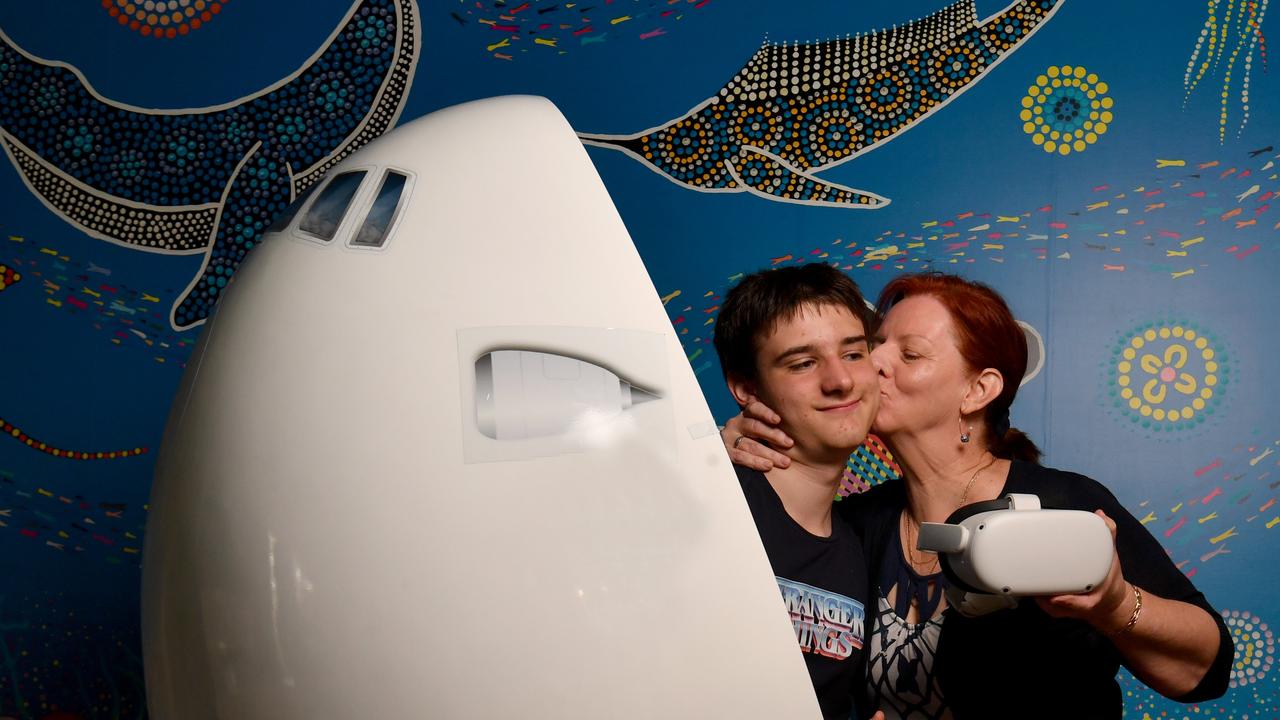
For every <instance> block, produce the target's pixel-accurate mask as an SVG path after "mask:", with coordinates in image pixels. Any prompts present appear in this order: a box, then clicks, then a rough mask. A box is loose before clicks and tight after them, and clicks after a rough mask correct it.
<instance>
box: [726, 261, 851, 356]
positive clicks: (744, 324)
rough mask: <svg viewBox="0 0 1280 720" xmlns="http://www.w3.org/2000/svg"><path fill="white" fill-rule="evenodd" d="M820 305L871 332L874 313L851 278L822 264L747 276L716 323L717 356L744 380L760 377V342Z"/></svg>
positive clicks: (730, 295) (729, 297) (735, 286)
mask: <svg viewBox="0 0 1280 720" xmlns="http://www.w3.org/2000/svg"><path fill="white" fill-rule="evenodd" d="M816 305H835V306H838V307H844V308H847V309H848V310H849V312H851V313H853V316H854V317H856V318H858V319H859V320H861V321H862V327H863V328H865V329H866V330H867V333H868V337H870V332H871V325H870V319H871V313H870V312H869V311H868V309H867V303H866V301H865V300H863V298H862V293H861V291H859V290H858V285H857V283H855V282H854V281H853V280H852V279H851V278H850V277H849V276H848V275H845V274H844V273H842V272H840V271H839V270H837V269H835V268H834V267H831V266H830V265H823V264H821V263H813V264H809V265H797V266H791V267H784V268H777V269H773V270H761V271H759V272H755V273H752V274H750V275H747V276H746V277H744V278H742V279H741V280H739V281H738V284H737V285H734V286H733V288H731V289H730V290H729V292H728V293H726V294H725V297H724V302H722V303H720V314H719V316H718V317H716V327H715V337H714V342H715V346H716V353H717V354H718V355H719V356H720V369H721V370H722V371H723V372H724V376H725V378H726V379H727V378H728V377H729V376H730V375H733V376H735V377H739V378H742V379H744V380H755V379H756V378H757V377H758V376H759V367H758V366H757V365H756V352H757V350H758V349H759V345H760V341H761V340H763V339H764V338H766V337H768V335H769V333H771V332H773V330H774V328H776V327H777V325H778V323H779V322H782V321H785V320H790V319H791V318H793V317H795V316H796V314H797V313H799V312H800V310H801V309H803V308H805V307H809V306H816Z"/></svg>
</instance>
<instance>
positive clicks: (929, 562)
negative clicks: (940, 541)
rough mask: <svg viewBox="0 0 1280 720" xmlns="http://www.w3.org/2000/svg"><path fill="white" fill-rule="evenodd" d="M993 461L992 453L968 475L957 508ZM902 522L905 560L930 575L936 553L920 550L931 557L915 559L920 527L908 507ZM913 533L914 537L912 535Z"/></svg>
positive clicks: (936, 559) (903, 513)
mask: <svg viewBox="0 0 1280 720" xmlns="http://www.w3.org/2000/svg"><path fill="white" fill-rule="evenodd" d="M995 462H996V457H995V456H994V455H992V456H991V460H989V461H987V462H986V463H983V464H981V465H979V466H978V469H977V470H974V471H973V475H971V476H969V482H968V483H966V484H965V486H964V492H962V493H960V502H959V503H958V504H957V505H956V509H957V510H959V509H960V508H962V507H964V504H965V501H966V500H968V499H969V491H970V490H972V489H973V484H974V483H975V482H977V480H978V475H979V474H981V473H982V471H983V470H986V469H987V468H989V467H991V466H992V465H994V464H995ZM902 522H903V523H905V525H906V526H905V527H904V528H903V534H904V535H906V536H907V561H908V562H910V563H911V568H912V569H913V570H916V571H917V572H920V571H921V570H923V572H920V574H921V575H930V574H932V573H934V572H936V568H937V567H938V555H937V553H929V552H928V551H922V552H925V553H926V554H929V555H933V558H932V559H929V558H923V559H920V560H916V555H915V546H916V542H917V541H918V540H919V539H920V527H919V526H918V525H917V524H916V520H915V518H914V517H912V516H911V512H910V511H909V510H908V509H903V511H902ZM913 535H914V536H915V537H912V536H913Z"/></svg>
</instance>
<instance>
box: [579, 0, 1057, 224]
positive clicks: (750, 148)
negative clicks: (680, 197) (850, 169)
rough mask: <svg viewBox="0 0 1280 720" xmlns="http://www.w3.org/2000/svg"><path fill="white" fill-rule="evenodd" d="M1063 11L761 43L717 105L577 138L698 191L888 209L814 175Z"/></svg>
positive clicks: (953, 91) (960, 10) (879, 200)
mask: <svg viewBox="0 0 1280 720" xmlns="http://www.w3.org/2000/svg"><path fill="white" fill-rule="evenodd" d="M1061 4H1062V0H1018V2H1014V3H1012V4H1011V5H1009V6H1008V7H1006V8H1005V9H1004V10H1002V11H1001V12H999V13H997V14H995V15H993V16H991V17H989V18H987V19H986V20H984V21H983V22H982V23H979V22H978V20H977V17H978V14H977V9H976V7H975V6H974V3H973V0H961V1H960V2H957V3H954V4H952V5H950V6H948V7H946V8H943V9H942V10H939V11H938V12H935V13H934V14H932V15H929V16H927V17H924V18H921V19H919V20H916V21H914V22H911V23H909V24H907V25H903V26H901V27H895V28H893V29H890V30H881V31H879V32H875V33H871V34H867V35H859V36H857V37H854V38H846V39H843V40H828V41H825V42H818V43H808V44H781V45H776V44H774V45H770V44H766V45H764V46H763V47H761V48H760V50H758V51H757V52H756V54H755V55H754V56H752V58H751V60H750V61H749V62H748V63H747V65H746V67H744V68H743V69H742V70H741V71H739V72H738V74H737V75H735V76H734V78H733V79H732V80H730V81H729V83H728V84H727V85H725V86H724V87H723V88H721V89H720V91H719V92H718V93H716V95H715V96H713V97H711V98H709V99H707V100H706V101H704V102H703V103H701V104H700V105H698V106H697V107H695V108H693V109H692V110H690V111H689V113H688V114H686V115H685V116H683V117H681V118H679V119H677V120H674V121H672V122H669V123H667V124H665V125H661V126H659V127H655V128H651V129H649V130H645V131H643V132H640V133H637V134H635V135H593V134H579V137H580V138H581V139H582V140H583V142H585V143H587V144H590V145H599V146H602V147H611V148H615V149H620V150H622V151H624V152H626V153H628V154H629V155H631V156H633V157H635V158H636V159H638V160H640V161H641V162H643V163H645V164H646V165H648V166H649V167H650V168H651V169H653V170H654V171H655V172H658V173H660V174H662V175H663V176H665V177H667V178H668V179H670V180H672V181H673V182H676V183H679V184H681V185H685V186H686V187H689V188H691V189H694V190H700V191H703V192H743V191H746V192H752V193H755V194H757V195H759V196H761V197H765V198H768V199H770V200H778V201H783V202H794V203H804V204H809V205H828V206H835V207H847V208H861V209H868V208H881V207H884V206H885V205H887V204H888V203H889V201H888V200H887V199H886V198H883V197H881V196H879V195H876V194H875V193H871V192H867V191H864V190H855V189H852V188H848V187H843V186H840V185H836V184H834V183H829V182H826V181H824V180H821V179H819V178H818V177H816V176H815V175H814V173H815V172H816V171H819V170H823V169H826V168H828V167H832V166H834V165H838V164H840V163H842V162H844V161H846V160H849V159H850V158H854V157H857V156H858V155H860V154H862V153H864V152H867V151H868V150H871V149H872V148H874V147H876V146H877V145H880V144H882V143H884V142H887V141H888V140H890V139H891V138H893V137H894V136H896V135H898V134H899V133H901V132H902V131H903V130H906V129H907V128H909V127H911V126H913V125H915V124H916V123H917V122H919V121H920V120H922V119H924V118H925V117H927V116H928V115H929V114H930V113H932V112H934V111H936V110H938V109H940V108H941V107H942V106H944V105H946V104H947V103H948V102H950V101H951V100H952V98H954V97H956V96H957V95H959V94H960V93H961V92H963V91H964V90H965V89H966V88H969V87H971V86H972V85H973V84H974V83H975V82H976V81H977V80H978V79H979V78H981V77H982V76H983V75H985V74H986V73H987V72H988V71H989V70H991V68H993V67H995V65H996V64H998V63H999V62H1000V61H1001V60H1003V59H1004V58H1005V57H1006V56H1008V54H1009V53H1010V52H1012V51H1013V50H1014V49H1016V48H1017V47H1019V46H1020V45H1022V43H1024V42H1026V40H1027V38H1029V37H1031V35H1032V33H1034V32H1035V31H1036V30H1037V29H1038V28H1039V27H1040V26H1041V25H1043V24H1044V22H1045V21H1046V20H1048V19H1049V18H1050V17H1051V16H1052V15H1053V14H1054V13H1055V12H1057V10H1058V8H1059V7H1060V6H1061Z"/></svg>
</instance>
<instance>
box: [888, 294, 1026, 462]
mask: <svg viewBox="0 0 1280 720" xmlns="http://www.w3.org/2000/svg"><path fill="white" fill-rule="evenodd" d="M913 295H928V296H930V297H932V298H934V299H935V300H937V301H938V302H940V303H941V304H942V306H943V307H944V308H946V310H947V314H948V315H950V316H951V328H952V331H953V332H954V333H955V339H956V347H957V348H958V349H959V350H960V356H961V357H963V358H964V360H965V362H966V363H968V365H969V368H970V369H971V370H973V371H978V370H982V369H985V368H994V369H995V370H997V371H999V372H1000V375H1001V376H1002V377H1003V378H1004V389H1003V390H1002V391H1001V392H1000V395H999V396H998V397H997V398H996V399H995V400H993V401H991V403H990V404H989V405H987V408H986V413H985V417H986V421H987V432H988V439H989V440H990V445H991V452H992V453H993V454H994V455H996V457H1001V458H1006V459H1013V458H1016V459H1019V460H1027V461H1030V462H1038V461H1039V460H1040V449H1039V448H1037V447H1036V445H1035V443H1034V442H1032V441H1031V438H1029V437H1027V435H1026V434H1025V433H1023V432H1022V431H1020V430H1017V429H1015V428H1010V427H1009V407H1010V406H1011V405H1013V399H1014V397H1015V396H1017V394H1018V385H1019V383H1021V382H1022V376H1023V375H1025V374H1026V372H1027V337H1026V335H1025V334H1024V333H1023V332H1022V327H1021V326H1019V325H1018V321H1017V320H1015V319H1014V317H1013V312H1012V311H1010V310H1009V304H1008V303H1006V302H1005V301H1004V298H1002V297H1000V294H999V293H997V292H996V291H995V290H992V289H991V288H990V287H988V286H986V285H984V284H982V283H980V282H975V281H972V280H966V279H964V278H962V277H959V276H956V275H948V274H946V273H919V274H913V275H903V276H901V277H897V278H894V279H893V280H890V281H889V284H888V285H886V286H885V288H884V290H882V291H881V292H880V300H879V302H877V303H876V308H877V312H878V313H879V315H880V317H882V318H883V317H884V315H885V314H886V313H888V312H889V308H891V307H893V306H894V305H895V304H896V303H898V302H900V301H902V300H903V299H905V298H909V297H911V296H913Z"/></svg>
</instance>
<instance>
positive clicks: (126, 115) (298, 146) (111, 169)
mask: <svg viewBox="0 0 1280 720" xmlns="http://www.w3.org/2000/svg"><path fill="white" fill-rule="evenodd" d="M417 32H418V8H417V5H416V2H415V0H358V1H357V2H355V3H354V4H353V5H352V7H351V9H350V10H349V11H348V13H347V15H346V17H345V18H343V20H342V22H341V23H340V24H339V26H338V28H337V29H336V30H335V31H334V33H333V34H332V35H331V36H330V37H329V39H328V40H327V41H326V42H325V44H324V45H323V46H322V47H321V48H320V49H319V50H318V51H317V52H316V53H315V55H313V56H312V57H311V59H310V60H308V61H307V62H306V63H305V64H304V65H303V66H302V68H300V69H299V70H297V71H296V72H294V73H293V74H292V75H290V76H288V77H286V78H284V79H283V80H280V81H279V82H277V83H275V84H274V85H272V86H271V87H268V88H266V89H264V90H261V91H259V92H257V93H254V94H252V95H249V96H247V97H244V98H240V99H239V100H235V101H232V102H230V103H227V104H224V105H218V106H214V107H207V108H199V109H194V110H153V109H146V108H139V107H133V106H129V105H124V104H121V103H117V102H113V101H111V100H108V99H106V98H104V97H102V96H101V95H99V94H98V93H97V92H96V91H95V90H94V89H93V88H92V87H90V86H89V84H88V82H87V81H86V80H85V78H84V75H83V74H82V73H81V72H80V71H79V70H77V69H76V68H74V67H72V66H70V65H67V64H65V63H60V62H50V61H47V60H42V59H40V58H37V57H35V56H33V55H31V54H29V53H27V52H25V51H23V50H22V49H21V48H19V47H17V46H16V45H15V44H14V43H13V41H12V40H10V39H9V37H8V36H7V35H5V34H4V33H3V32H0V144H2V145H3V146H4V150H5V152H6V153H7V154H8V156H9V159H10V160H11V161H12V162H13V164H14V166H15V167H17V169H18V172H19V173H20V174H21V176H22V179H23V181H24V182H25V183H26V185H27V187H28V188H30V189H31V191H32V192H33V193H35V194H36V196H37V197H39V198H40V200H41V201H42V202H44V204H45V205H46V206H48V207H49V209H51V210H53V211H54V212H55V213H58V214H59V215H61V216H62V217H63V218H65V219H66V220H67V221H68V222H70V223H71V224H73V225H75V226H77V227H79V228H80V229H82V230H84V232H86V233H88V234H89V235H91V236H93V237H96V238H99V239H102V240H107V241H109V242H113V243H117V244H120V245H124V246H126V247H131V248H134V249H137V250H145V251H148V252H159V253H170V254H196V253H202V254H204V257H205V262H204V263H203V265H202V266H201V268H200V273H199V274H198V275H197V277H196V278H195V279H193V280H192V282H191V283H190V284H189V285H188V286H187V288H186V290H185V291H184V292H183V293H182V294H181V295H180V296H179V298H178V299H177V301H176V302H175V304H174V306H173V308H172V310H171V312H170V323H171V324H172V325H173V327H174V328H175V329H179V330H181V329H186V328H190V327H193V326H195V325H198V324H200V323H202V322H204V320H205V318H206V317H208V315H209V313H210V311H211V310H212V309H213V305H214V303H215V302H216V301H217V298H218V294H219V293H220V292H221V290H222V289H223V288H224V287H225V286H226V283H227V281H228V280H229V279H230V278H231V275H232V273H234V272H235V269H236V267H238V266H239V264H240V262H241V261H242V260H244V258H245V255H246V254H247V253H248V252H249V251H250V250H252V249H253V246H254V244H255V243H256V242H257V241H258V238H259V237H260V236H261V235H262V233H263V231H264V229H265V228H266V227H267V226H268V225H269V224H270V222H271V220H272V219H273V218H274V217H275V215H276V214H277V213H279V212H280V211H281V210H283V209H284V208H285V206H287V205H288V204H289V203H290V202H291V201H292V200H293V199H294V198H295V197H297V196H298V195H299V194H300V193H302V192H303V191H305V190H306V189H307V188H309V187H311V186H312V185H314V184H315V183H316V182H317V181H318V180H319V179H320V178H321V176H322V175H323V174H324V172H325V171H326V170H327V169H328V168H330V167H332V166H333V165H334V164H335V163H337V162H338V161H340V160H342V159H343V158H344V157H346V156H347V155H350V154H351V153H352V152H354V151H355V150H356V149H357V148H360V147H361V146H363V145H365V144H367V143H368V142H369V141H370V140H372V139H374V138H376V137H377V136H379V135H381V134H382V133H383V132H385V131H386V130H388V129H389V128H391V127H392V126H393V125H394V124H395V121H396V119H397V118H398V117H399V114H400V110H401V108H402V106H403V103H404V100H405V97H406V96H407V94H408V89H409V86H410V84H411V83H412V80H413V73H414V67H415V65H416V63H417V58H418V41H417Z"/></svg>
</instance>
